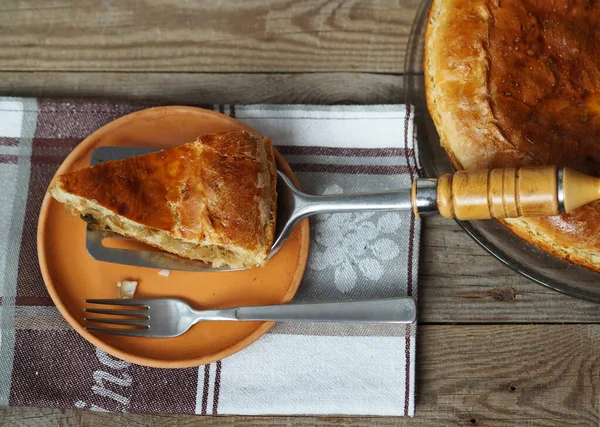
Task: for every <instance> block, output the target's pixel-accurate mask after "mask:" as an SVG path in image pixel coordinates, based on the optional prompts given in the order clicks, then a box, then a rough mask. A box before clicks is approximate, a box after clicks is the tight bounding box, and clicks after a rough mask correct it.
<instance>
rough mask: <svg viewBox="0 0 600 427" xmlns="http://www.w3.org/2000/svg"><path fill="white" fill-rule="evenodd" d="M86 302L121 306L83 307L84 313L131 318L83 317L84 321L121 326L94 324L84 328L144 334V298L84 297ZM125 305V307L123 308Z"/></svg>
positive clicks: (128, 334) (117, 332) (146, 324)
mask: <svg viewBox="0 0 600 427" xmlns="http://www.w3.org/2000/svg"><path fill="white" fill-rule="evenodd" d="M85 302H86V303H88V304H103V305H113V306H123V307H124V308H123V309H119V308H84V309H83V311H84V312H86V313H93V314H105V315H108V316H121V317H127V316H129V317H131V318H129V319H128V318H111V317H84V318H83V320H84V321H86V322H94V323H103V324H109V325H119V326H123V328H119V327H117V328H98V327H94V326H84V329H86V330H88V331H91V332H105V333H111V334H117V335H127V336H143V335H146V333H147V330H148V329H149V326H148V323H147V321H148V319H149V315H148V309H149V307H148V306H147V305H145V304H146V303H147V301H145V300H128V299H86V300H85ZM125 307H126V308H125Z"/></svg>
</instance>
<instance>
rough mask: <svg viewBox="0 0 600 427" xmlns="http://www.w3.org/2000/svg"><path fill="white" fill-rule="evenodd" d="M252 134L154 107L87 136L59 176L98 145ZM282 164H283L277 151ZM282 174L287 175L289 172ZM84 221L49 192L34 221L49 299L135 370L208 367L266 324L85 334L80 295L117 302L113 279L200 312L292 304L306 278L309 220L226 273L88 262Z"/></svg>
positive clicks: (205, 114)
mask: <svg viewBox="0 0 600 427" xmlns="http://www.w3.org/2000/svg"><path fill="white" fill-rule="evenodd" d="M241 129H245V130H252V129H250V128H249V127H248V126H246V125H244V124H242V123H240V122H238V121H236V120H234V119H232V118H230V117H227V116H225V115H223V114H219V113H216V112H213V111H209V110H204V109H200V108H192V107H179V106H174V107H158V108H151V109H147V110H142V111H138V112H136V113H133V114H129V115H127V116H124V117H121V118H119V119H117V120H115V121H113V122H111V123H109V124H107V125H106V126H104V127H102V128H100V129H99V130H97V131H96V132H94V133H93V134H91V135H90V136H88V137H87V138H86V139H85V140H84V141H83V142H82V143H81V144H79V146H78V147H77V148H76V149H75V150H73V152H72V153H71V154H70V155H69V156H68V157H67V158H66V159H65V161H64V162H63V164H62V165H61V166H60V168H59V169H58V171H57V175H58V174H62V173H65V172H69V171H72V170H75V169H79V168H82V167H86V166H88V165H89V162H90V154H91V153H92V151H93V150H94V149H96V148H97V147H99V146H107V145H113V146H114V145H117V146H129V147H151V148H170V147H173V146H176V145H179V144H183V143H186V142H190V141H193V140H194V139H196V137H197V136H198V135H202V134H206V133H214V132H223V131H233V130H241ZM275 154H276V156H277V158H278V162H279V167H280V168H282V169H283V171H284V172H286V173H288V174H290V176H292V175H291V173H292V172H291V170H290V169H289V166H288V164H287V163H286V162H285V160H283V158H282V157H281V155H279V153H277V152H276V153H275ZM286 169H287V170H286ZM85 229H86V226H85V222H84V221H82V220H81V219H80V218H79V217H77V216H74V215H71V214H69V213H67V212H66V210H65V208H64V207H63V205H62V204H60V203H58V202H56V201H55V200H54V199H52V198H51V197H49V196H48V195H46V197H45V198H44V202H43V204H42V209H41V213H40V218H39V224H38V241H37V246H38V253H39V259H40V267H41V270H42V275H43V277H44V281H45V283H46V287H47V288H48V292H49V293H50V296H51V297H52V300H53V301H54V303H55V304H56V307H58V310H59V311H60V312H61V313H62V315H63V316H64V318H65V319H66V320H67V321H68V322H69V324H70V325H71V326H72V327H73V328H74V329H75V330H76V331H77V332H78V333H79V334H80V335H81V336H83V337H84V338H85V339H86V340H88V341H89V342H91V343H92V344H93V345H95V346H97V347H99V348H100V349H102V350H104V351H106V352H107V353H109V354H112V355H113V356H115V357H119V358H121V359H124V360H127V361H129V362H133V363H137V364H140V365H146V366H153V367H159V368H183V367H190V366H198V365H202V364H205V363H210V362H213V361H216V360H219V359H222V358H224V357H227V356H229V355H231V354H233V353H235V352H237V351H240V350H242V349H243V348H245V347H247V346H248V345H250V344H251V343H253V342H254V341H255V340H257V339H258V338H259V337H260V336H262V335H263V334H265V333H266V332H267V331H268V330H269V329H270V328H271V327H272V326H273V323H271V322H201V323H199V324H197V325H195V326H194V327H192V329H190V330H189V331H188V332H187V333H185V334H183V335H181V336H179V337H176V338H135V337H121V336H117V335H109V334H100V333H91V332H88V331H86V330H84V329H83V326H82V325H83V311H82V310H83V308H84V302H83V300H84V299H85V298H116V297H117V285H116V284H117V282H119V281H121V280H123V279H133V280H137V281H138V283H139V284H138V287H137V291H136V293H135V297H136V298H138V297H139V298H159V297H174V298H181V299H183V300H185V301H187V302H188V303H190V304H192V305H193V306H194V307H196V308H199V309H202V308H206V309H211V308H221V307H233V306H240V305H262V304H283V303H287V302H290V301H291V300H292V298H293V297H294V295H295V294H296V291H297V290H298V286H299V285H300V280H301V279H302V275H303V273H304V268H305V266H306V259H307V255H308V245H309V243H308V237H309V234H308V222H307V220H304V221H303V222H302V223H301V224H299V225H298V226H297V227H296V229H295V230H294V232H293V233H292V235H291V237H290V239H289V240H288V241H287V242H286V244H285V245H284V246H283V247H282V248H281V250H280V251H279V252H278V253H277V254H276V255H275V256H274V257H273V258H272V259H271V260H270V261H269V262H268V263H267V264H266V265H265V266H264V267H262V268H253V269H250V270H245V271H236V272H223V273H198V272H184V271H172V272H171V275H170V276H169V277H163V276H161V275H159V274H158V270H155V269H148V268H138V267H131V266H127V265H120V264H110V263H105V262H100V261H96V260H94V259H93V258H91V257H90V256H89V255H88V253H87V251H86V248H85Z"/></svg>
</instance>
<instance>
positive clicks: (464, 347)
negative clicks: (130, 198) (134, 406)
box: [0, 0, 600, 427]
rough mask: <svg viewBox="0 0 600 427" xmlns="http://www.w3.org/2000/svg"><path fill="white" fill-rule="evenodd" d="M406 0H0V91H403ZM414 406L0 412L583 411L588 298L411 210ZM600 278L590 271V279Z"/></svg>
mask: <svg viewBox="0 0 600 427" xmlns="http://www.w3.org/2000/svg"><path fill="white" fill-rule="evenodd" d="M418 4H419V1H418V0H396V1H391V0H380V1H368V0H363V1H356V0H333V1H329V0H310V1H294V0H285V1H284V0H250V1H242V0H229V1H204V2H201V1H192V0H181V1H176V0H146V1H144V0H127V1H117V0H89V1H82V0H81V1H75V0H72V1H70V0H47V1H42V0H39V1H34V0H23V1H11V0H2V1H0V95H14V96H60V97H65V96H66V97H90V98H104V99H125V100H135V101H137V100H150V101H156V102H160V103H179V104H186V103H194V104H198V103H255V102H268V103H319V104H340V103H344V104H347V103H359V104H370V103H402V102H403V99H404V98H403V83H402V81H403V79H402V73H403V69H404V56H405V48H406V44H407V40H408V36H409V33H410V28H411V24H412V21H413V18H414V16H415V13H416V10H417V7H418ZM421 253H422V255H421V266H420V274H419V281H420V282H419V288H420V292H419V332H418V348H417V396H416V399H417V406H416V413H417V415H416V417H415V418H413V419H409V418H389V417H373V418H364V417H347V418H344V417H233V416H232V417H199V416H190V415H186V416H183V415H182V416H174V415H164V416H158V415H156V416H151V415H136V414H99V413H93V412H85V411H79V410H75V409H69V410H59V409H48V408H4V409H0V425H7V426H8V425H10V426H19V425H22V426H47V425H56V426H66V425H68V426H79V425H81V426H109V427H110V426H124V425H130V424H131V425H139V426H192V425H193V426H217V425H219V426H220V425H223V426H266V425H280V426H294V427H299V426H313V425H317V426H326V425H327V426H328V425H332V424H341V425H345V426H360V425H366V424H372V425H377V426H388V425H389V426H392V425H395V426H403V425H411V426H442V425H464V426H506V425H515V424H519V425H535V426H561V427H562V426H571V425H572V426H588V425H594V426H596V425H598V424H599V423H600V416H599V412H598V406H599V404H600V388H599V386H600V356H598V355H599V354H600V352H599V351H598V350H599V349H600V325H599V322H600V305H596V304H592V303H588V302H584V301H580V300H576V299H573V298H570V297H567V296H564V295H561V294H559V293H556V292H554V291H551V290H548V289H546V288H544V287H542V286H540V285H537V284H535V283H533V282H531V281H529V280H527V279H525V278H524V277H521V276H519V275H517V274H516V273H514V272H512V271H511V270H510V269H508V268H507V267H505V266H503V265H502V264H500V263H499V262H498V261H496V260H495V259H494V258H492V256H490V255H489V254H488V253H486V252H485V251H484V250H483V249H481V248H480V247H479V246H478V245H477V244H476V243H475V242H474V241H473V240H471V239H470V238H469V237H468V236H467V235H466V234H465V233H464V232H463V231H462V230H461V229H460V228H459V227H458V226H457V225H456V224H455V223H454V222H451V221H445V220H441V219H439V218H428V219H427V220H426V221H425V223H424V231H423V239H422V252H421ZM599 286H600V284H599Z"/></svg>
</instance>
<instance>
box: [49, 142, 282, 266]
mask: <svg viewBox="0 0 600 427" xmlns="http://www.w3.org/2000/svg"><path fill="white" fill-rule="evenodd" d="M276 183H277V175H276V167H275V160H274V156H273V148H272V146H271V142H270V140H269V138H263V137H261V136H259V135H256V134H254V133H249V132H243V131H242V132H225V133H217V134H212V135H204V136H201V137H199V138H198V139H197V140H196V141H194V142H191V143H188V144H184V145H180V146H177V147H175V148H171V149H169V150H164V151H157V152H154V153H150V154H145V155H141V156H136V157H131V158H127V159H124V160H119V161H109V162H106V163H103V164H100V165H96V166H91V167H88V168H85V169H81V170H77V171H74V172H70V173H67V174H64V175H61V176H59V177H58V178H57V179H56V181H55V184H54V185H53V186H52V187H51V188H50V190H49V192H50V194H51V195H52V197H54V198H55V199H56V200H58V201H59V202H62V203H65V204H66V205H67V206H68V207H70V208H71V209H72V210H73V211H74V212H75V213H77V214H79V215H81V216H82V217H83V218H84V219H85V220H87V221H88V222H92V223H95V224H97V225H98V226H100V227H104V228H108V229H110V230H112V231H114V232H116V233H118V234H121V235H123V236H126V237H129V238H132V239H135V240H138V241H140V242H143V243H146V244H148V245H151V246H154V247H157V248H160V249H162V250H164V251H167V252H170V253H173V254H176V255H179V256H182V257H186V258H190V259H196V260H202V261H205V262H207V263H212V265H213V266H214V267H219V266H223V265H229V266H231V267H252V266H260V265H264V263H265V262H266V258H267V256H268V254H269V251H270V248H271V245H272V243H273V237H274V230H275V217H276V206H277V195H276Z"/></svg>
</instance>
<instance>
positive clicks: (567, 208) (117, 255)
mask: <svg viewBox="0 0 600 427" xmlns="http://www.w3.org/2000/svg"><path fill="white" fill-rule="evenodd" d="M151 151H154V150H151V149H140V148H129V147H100V148H98V149H96V150H95V151H94V152H93V153H92V159H91V164H92V165H94V164H98V163H102V162H104V161H107V160H120V159H123V158H126V157H131V156H136V155H141V154H146V153H149V152H151ZM277 194H278V196H277V225H276V232H275V242H274V244H273V246H272V249H271V255H270V256H273V255H274V254H275V253H277V251H278V250H279V249H280V248H281V246H282V245H283V243H284V242H285V241H286V239H287V238H288V237H289V236H290V234H291V232H292V230H293V229H294V227H295V226H296V224H298V222H299V221H300V220H302V219H304V218H306V217H308V216H312V215H315V214H319V213H340V212H357V211H407V210H413V211H414V213H415V214H416V215H417V216H418V215H422V214H428V213H432V212H439V213H440V214H441V215H442V216H444V217H446V218H457V219H460V220H475V219H490V218H516V217H525V216H552V215H558V214H560V213H562V212H566V213H568V212H571V211H573V210H575V209H577V208H578V207H580V206H583V205H585V204H587V203H590V202H592V201H594V200H597V199H599V198H600V178H595V177H591V176H588V175H585V174H582V173H580V172H577V171H575V170H573V169H569V168H557V167H555V166H543V167H524V168H518V169H517V168H504V169H492V170H476V171H459V172H456V173H455V174H453V175H450V174H447V175H443V176H442V177H440V178H439V179H430V178H417V179H415V180H414V182H413V184H412V188H408V189H402V190H398V191H388V192H383V193H366V194H339V195H327V196H315V195H311V194H306V193H303V192H301V191H299V190H298V189H296V188H295V187H294V185H293V184H292V182H291V180H290V179H289V178H288V177H287V176H285V174H283V173H282V172H280V171H278V180H277ZM107 237H110V238H123V237H120V236H118V235H116V234H115V233H112V232H110V231H103V230H98V229H96V228H94V227H92V226H88V229H87V236H86V246H87V250H88V252H89V254H90V255H91V256H92V257H93V258H94V259H97V260H99V261H106V262H113V263H119V264H127V265H133V266H138V267H149V268H158V269H169V270H186V271H205V272H209V271H233V270H236V269H233V268H231V267H227V266H225V267H220V268H213V267H212V266H211V265H209V264H206V263H203V262H201V261H193V260H188V259H184V258H181V257H178V256H176V255H172V254H169V253H165V252H155V251H144V250H130V249H117V248H111V247H107V246H104V245H103V243H102V242H103V240H104V239H105V238H107Z"/></svg>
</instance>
